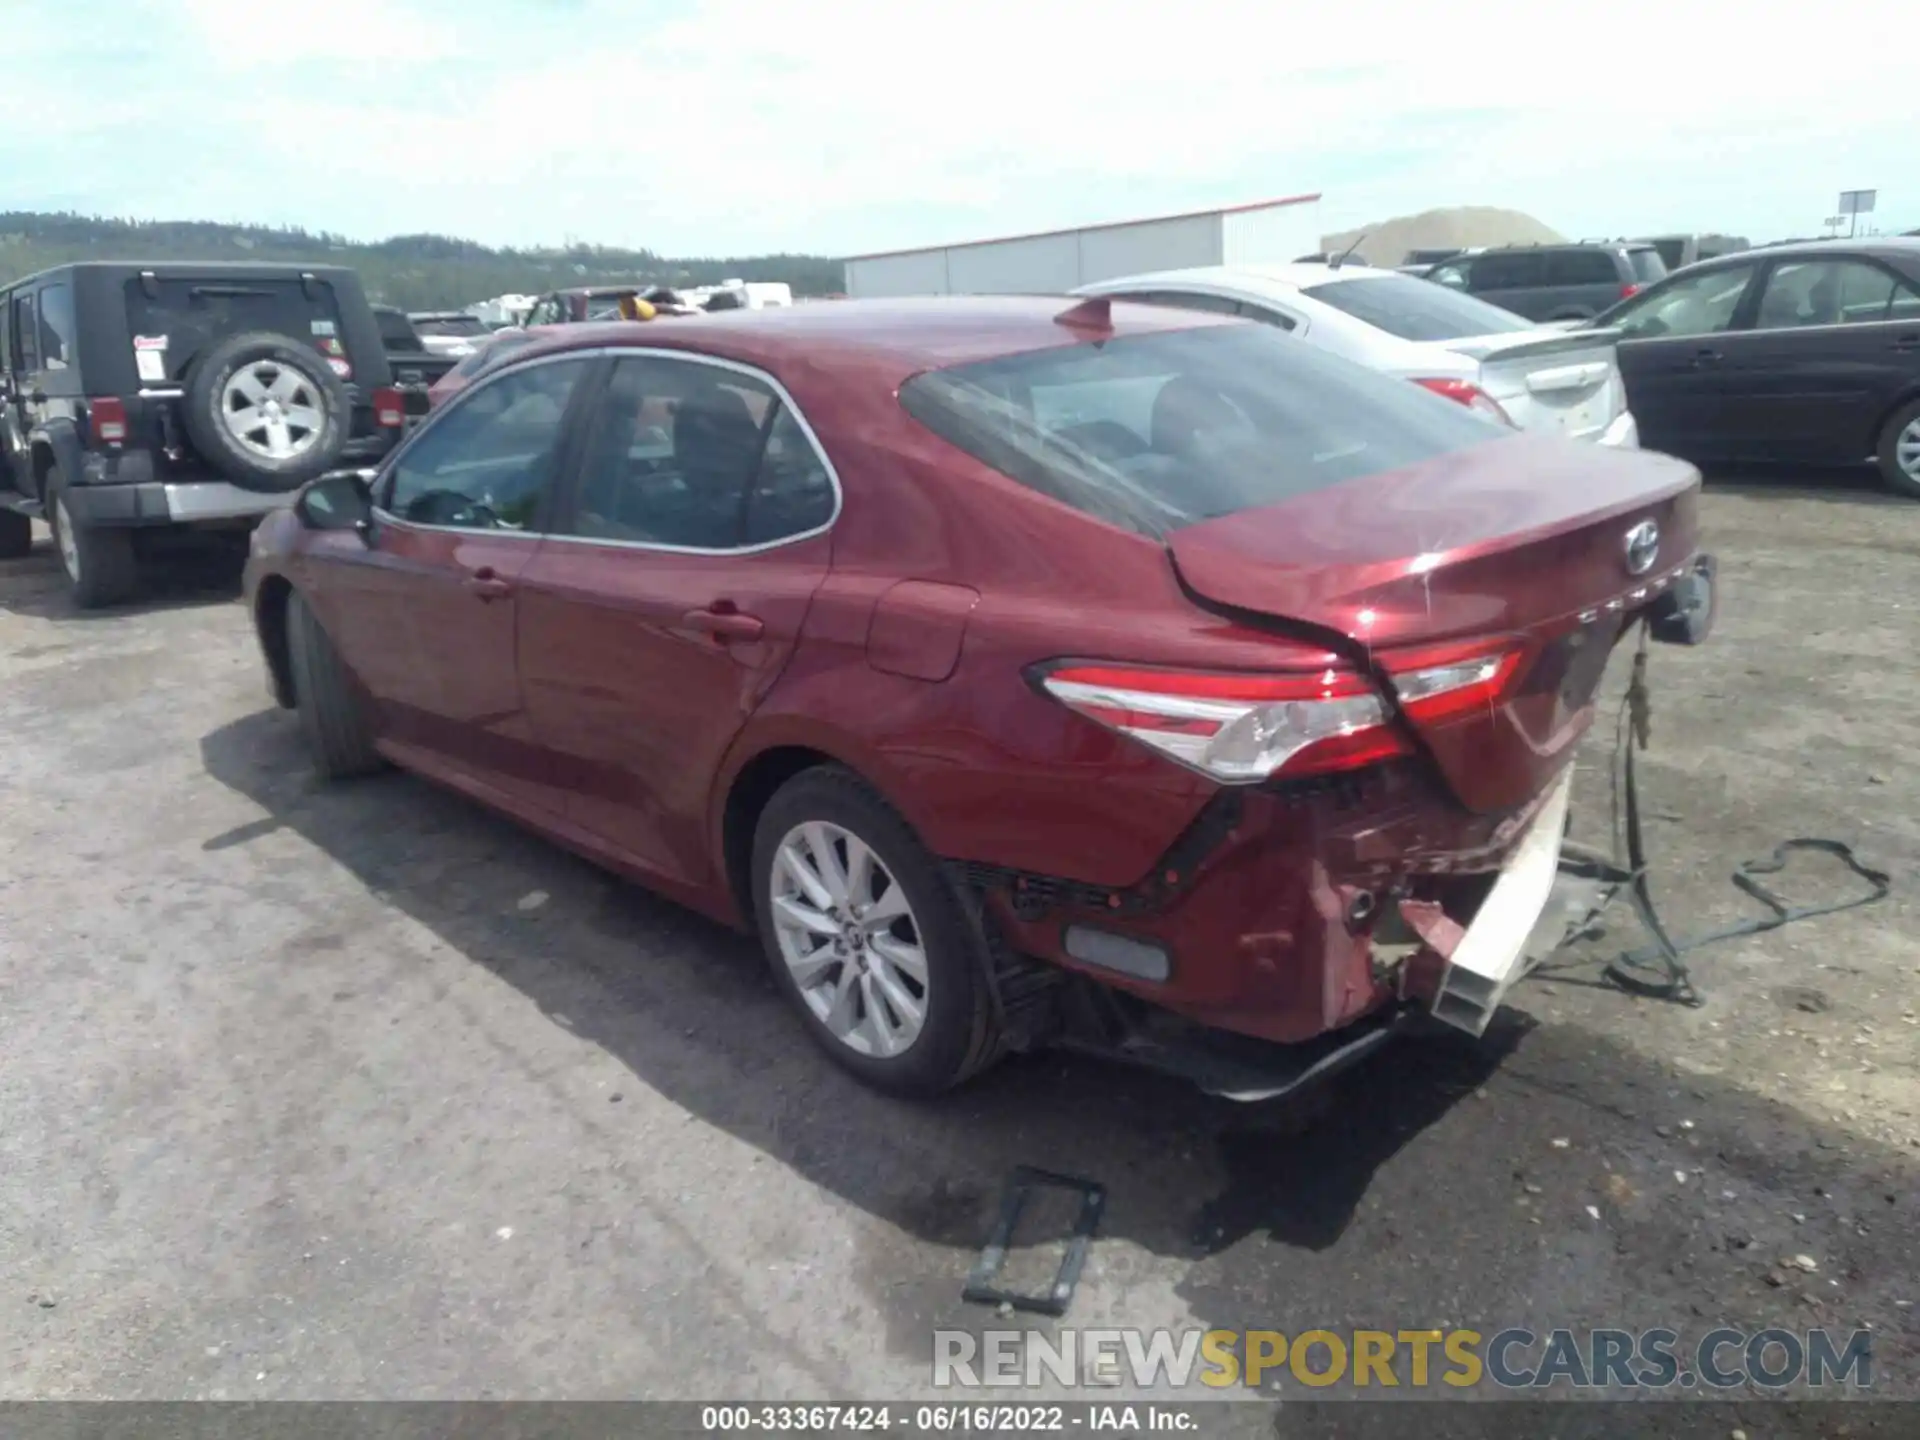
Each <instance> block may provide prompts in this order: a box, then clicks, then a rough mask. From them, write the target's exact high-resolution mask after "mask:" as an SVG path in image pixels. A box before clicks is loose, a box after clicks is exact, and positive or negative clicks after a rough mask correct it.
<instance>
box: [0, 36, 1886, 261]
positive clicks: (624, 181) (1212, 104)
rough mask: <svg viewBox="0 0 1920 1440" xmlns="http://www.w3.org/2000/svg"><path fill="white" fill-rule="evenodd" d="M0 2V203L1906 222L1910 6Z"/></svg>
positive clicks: (271, 219)
mask: <svg viewBox="0 0 1920 1440" xmlns="http://www.w3.org/2000/svg"><path fill="white" fill-rule="evenodd" d="M85 8H86V14H87V23H86V24H85V25H82V24H80V23H78V22H77V21H75V20H74V19H73V18H72V16H73V14H74V13H75V12H73V11H72V10H71V8H70V7H64V6H59V5H56V4H54V3H52V0H7V3H6V5H5V9H6V16H7V18H6V26H7V32H8V50H9V60H10V62H11V63H10V64H9V65H8V69H7V79H6V82H5V84H4V85H0V120H3V121H4V123H3V124H0V175H4V176H5V177H6V180H7V184H6V188H5V192H4V199H0V207H3V208H13V209H36V210H77V211H81V212H85V213H97V214H107V215H118V216H126V217H133V218H142V219H210V220H227V221H248V222H257V223H265V224H290V225H299V226H303V227H305V228H308V229H315V230H329V231H333V232H336V233H340V234H345V235H349V236H352V237H353V238H356V239H379V238H382V237H384V236H387V235H392V234H405V233H415V232H420V231H432V232H437V233H440V234H448V235H458V236H463V237H467V238H472V239H476V240H481V241H485V242H488V243H491V244H515V245H532V244H546V243H560V242H563V241H586V242H592V243H598V244H605V245H621V246H644V247H646V248H649V249H652V250H654V251H657V252H659V253H662V254H665V255H671V256H677V257H689V256H702V255H744V254H759V253H767V252H771V251H779V250H787V251H805V252H811V253H819V254H830V255H844V254H856V253H862V252H868V251H877V250H888V249H895V248H904V247H910V246H916V245H922V244H929V245H930V244H939V243H944V242H950V241H960V240H966V239H972V238H982V237H988V236H995V235H1006V234H1014V233H1021V232H1026V231H1033V230H1045V229H1054V228H1061V227H1067V226H1074V225H1081V224H1092V223H1098V222H1102V221H1112V220H1121V219H1128V218H1133V217H1138V216H1146V215H1155V214H1162V213H1170V212H1175V211H1183V210H1194V209H1209V208H1213V207H1215V206H1220V205H1229V204H1235V203H1241V202H1246V201H1251V200H1258V199H1264V198H1268V197H1272V196H1281V195H1295V194H1300V193H1303V192H1312V191H1318V192H1320V193H1321V194H1323V196H1324V197H1325V198H1324V200H1323V202H1322V205H1321V214H1322V217H1323V220H1324V222H1325V228H1326V229H1327V230H1329V231H1331V230H1337V229H1341V228H1344V227H1346V226H1349V225H1356V226H1357V225H1360V224H1364V223H1366V222H1369V221H1377V220H1381V219H1385V218H1388V217H1391V216H1394V215H1399V214H1405V213H1409V212H1413V211H1418V210H1424V209H1428V208H1431V207H1434V206H1440V205H1456V204H1478V205H1498V206H1506V207H1510V208H1513V209H1518V210H1523V211H1525V212H1527V213H1528V214H1531V215H1533V216H1535V217H1536V218H1538V219H1540V220H1542V221H1544V222H1545V223H1546V224H1548V225H1550V226H1552V227H1553V228H1555V229H1556V230H1559V231H1560V232H1561V233H1563V234H1566V235H1569V236H1574V237H1579V236H1600V235H1628V234H1646V233H1655V232H1661V231H1670V230H1671V231H1696V230H1699V231H1722V232H1727V233H1732V234H1742V235H1746V236H1748V237H1750V238H1752V239H1754V240H1763V239H1772V238H1779V237H1782V236H1786V235H1810V234H1817V233H1819V228H1820V225H1821V222H1822V220H1823V219H1824V218H1825V217H1826V216H1827V215H1829V214H1831V213H1832V212H1833V210H1834V209H1835V206H1836V201H1837V197H1838V192H1839V191H1841V190H1843V189H1855V188H1861V189H1864V188H1878V189H1879V191H1880V196H1879V209H1878V212H1877V213H1876V215H1875V216H1874V217H1873V219H1874V221H1875V223H1877V224H1878V225H1879V226H1880V227H1881V228H1882V229H1883V230H1885V231H1888V232H1893V231H1898V230H1905V229H1912V228H1916V227H1920V163H1916V160H1915V151H1914V136H1915V134H1916V132H1920V99H1917V98H1916V91H1915V89H1914V86H1913V84H1912V72H1911V61H1910V58H1909V56H1908V51H1909V49H1910V47H1909V46H1907V45H1905V44H1903V43H1900V42H1899V41H1897V40H1895V39H1893V38H1892V37H1897V36H1903V35H1907V34H1908V33H1910V31H1911V28H1912V27H1911V23H1910V19H1909V18H1908V17H1907V15H1906V8H1907V7H1906V3H1905V0H1901V3H1898V4H1896V3H1894V0H1829V3H1826V4H1823V5H1821V6H1819V7H1818V8H1817V9H1808V8H1804V7H1796V8H1794V9H1791V10H1789V9H1787V8H1785V7H1784V6H1780V7H1778V8H1775V7H1767V6H1761V7H1752V6H1740V7H1735V6H1732V5H1725V6H1699V5H1695V6H1688V5H1685V4H1681V3H1676V0H1662V3H1660V4H1657V5H1656V4H1643V3H1641V0H1606V3H1604V4H1594V3H1583V4H1577V5H1576V4H1572V3H1568V0H1532V3H1520V4H1516V3H1509V0H1464V3H1455V4H1449V5H1430V4H1426V5H1414V4H1412V3H1410V0H1403V3H1401V4H1398V5H1375V6H1369V5H1366V4H1364V3H1357V0H1356V3H1348V4H1344V5H1342V4H1328V3H1317V4H1306V5H1303V4H1299V3H1292V4H1275V3H1273V0H1265V3H1241V0H1181V3H1179V4H1172V3H1167V0H1162V3H1159V4H1152V5H1147V4H1135V3H1132V0H1106V3H1101V4H1093V3H1069V0H966V3H964V4H962V3H951V0H949V3H943V4H932V3H927V0H894V3H891V4H873V3H868V0H806V3H804V4H801V3H795V0H320V3H316V4H313V5H311V6H310V7H300V8H297V9H296V8H292V7H286V6H283V5H272V4H268V5H247V4H244V3H241V0H90V3H89V4H88V5H87V6H86V7H85Z"/></svg>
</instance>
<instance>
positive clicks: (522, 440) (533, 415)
mask: <svg viewBox="0 0 1920 1440" xmlns="http://www.w3.org/2000/svg"><path fill="white" fill-rule="evenodd" d="M591 364H592V361H591V360H589V359H587V358H584V357H582V358H578V359H565V360H555V361H549V362H547V363H546V364H543V365H530V366H528V367H527V368H526V369H525V370H519V371H515V372H512V373H510V374H506V375H502V376H501V377H499V378H498V379H497V380H494V381H493V382H491V383H490V384H485V385H481V386H478V387H476V388H475V389H473V390H471V391H469V392H468V393H467V394H466V395H464V396H462V397H461V398H460V399H458V400H456V401H454V402H453V404H452V405H451V406H450V407H449V409H448V411H447V413H446V414H445V415H444V416H443V417H441V418H440V419H439V420H437V421H435V422H434V423H433V424H432V425H430V426H428V427H427V428H426V429H425V430H423V431H421V432H420V435H419V438H418V439H416V440H415V441H414V442H413V443H412V444H411V445H409V446H407V447H406V448H405V449H404V450H402V451H401V452H400V455H399V457H398V458H397V459H396V460H395V461H394V465H393V469H392V471H391V472H390V473H389V474H388V477H387V480H386V482H385V485H384V487H383V498H382V501H381V508H382V509H384V510H386V511H387V512H388V513H389V514H391V515H393V516H396V517H397V518H399V519H401V520H407V521H411V522H413V523H414V524H416V525H444V526H452V527H455V528H457V529H462V530H522V531H524V530H528V529H531V528H533V527H534V525H535V523H536V516H537V515H538V513H539V510H540V506H541V502H542V501H543V500H544V499H545V498H546V496H547V494H548V492H549V490H550V489H551V487H552V484H553V477H554V466H555V464H556V462H557V461H558V459H559V455H560V442H561V438H562V436H563V434H564V431H565V427H564V421H565V418H566V413H567V404H568V402H569V401H570V400H571V399H572V397H573V390H574V387H575V386H576V385H577V384H579V382H580V378H581V376H582V375H584V374H585V373H586V371H587V368H588V366H589V365H591Z"/></svg>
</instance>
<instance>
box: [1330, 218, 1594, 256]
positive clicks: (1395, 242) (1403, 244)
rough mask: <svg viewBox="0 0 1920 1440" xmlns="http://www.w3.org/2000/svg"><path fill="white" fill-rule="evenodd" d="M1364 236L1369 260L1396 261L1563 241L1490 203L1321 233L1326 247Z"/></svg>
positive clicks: (1531, 220) (1363, 251)
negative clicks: (1421, 253) (1423, 253)
mask: <svg viewBox="0 0 1920 1440" xmlns="http://www.w3.org/2000/svg"><path fill="white" fill-rule="evenodd" d="M1362 235H1364V236H1366V239H1365V240H1364V241H1362V242H1361V245H1360V253H1361V254H1362V255H1364V256H1366V257H1367V260H1368V262H1369V263H1370V264H1374V265H1389V266H1391V265H1398V264H1400V263H1401V261H1402V259H1403V258H1404V257H1405V255H1406V253H1407V252H1408V251H1409V250H1438V249H1441V248H1442V247H1454V248H1458V249H1461V250H1465V249H1466V248H1468V247H1469V246H1472V245H1535V244H1538V245H1551V244H1554V243H1555V242H1557V241H1560V240H1564V239H1566V236H1564V235H1562V234H1560V233H1559V232H1558V231H1557V230H1552V229H1549V228H1548V227H1547V226H1545V225H1542V224H1541V223H1540V222H1539V221H1538V220H1536V219H1534V218H1533V217H1532V216H1531V215H1523V214H1521V213H1520V212H1519V211H1518V210H1499V209H1495V208H1494V207H1492V206H1490V205H1457V206H1454V207H1452V208H1451V209H1446V210H1423V211H1421V212H1420V214H1418V215H1401V216H1398V217H1396V218H1395V219H1392V220H1382V221H1380V222H1379V223H1378V224H1376V225H1362V226H1361V227H1360V228H1359V229H1357V230H1347V231H1344V232H1342V233H1341V234H1338V235H1323V236H1322V237H1321V239H1320V245H1321V248H1322V249H1324V250H1344V249H1346V248H1347V246H1349V245H1351V244H1352V243H1353V242H1354V241H1355V240H1358V239H1360V237H1361V236H1362Z"/></svg>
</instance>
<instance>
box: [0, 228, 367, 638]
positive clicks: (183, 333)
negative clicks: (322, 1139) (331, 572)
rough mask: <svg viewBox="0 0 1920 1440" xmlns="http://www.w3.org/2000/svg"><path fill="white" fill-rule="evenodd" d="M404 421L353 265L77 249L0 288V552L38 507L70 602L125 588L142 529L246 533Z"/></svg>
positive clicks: (16, 547) (134, 575)
mask: <svg viewBox="0 0 1920 1440" xmlns="http://www.w3.org/2000/svg"><path fill="white" fill-rule="evenodd" d="M404 425H405V414H404V407H403V402H402V398H401V396H400V394H399V393H398V392H397V391H396V390H395V389H394V388H393V377H392V373H391V371H390V369H389V366H388V362H387V356H386V351H385V347H384V346H383V345H382V343H381V337H380V330H379V327H378V325H377V324H376V323H375V321H374V316H373V311H372V309H371V307H370V306H369V305H368V304H367V298H366V295H365V293H364V292H363V291H362V290H361V288H360V278H359V276H357V275H355V274H354V272H353V271H351V270H348V269H343V268H341V267H339V266H320V265H313V266H301V265H246V264H206V265H200V264H186V263H182V264H151V265H141V264H135V263H125V264H120V263H111V262H93V261H89V262H85V263H81V264H74V265H63V266H60V267H59V268H57V269H53V270H46V271H43V272H41V273H40V274H38V275H33V276H29V277H28V278H26V279H24V280H18V281H15V282H14V283H12V284H11V285H8V286H6V287H5V288H4V289H0V458H4V461H5V468H4V471H0V558H5V557H13V556H20V555H25V554H26V553H27V552H28V550H29V549H30V548H31V546H32V521H31V518H30V517H33V516H36V515H37V516H41V517H43V518H45V520H46V521H47V524H48V526H49V527H50V528H51V529H52V531H53V536H54V540H55V541H56V543H57V545H58V547H59V551H60V559H61V562H62V564H64V565H65V567H66V571H67V578H68V580H69V581H70V582H71V583H72V587H73V596H74V600H75V602H76V603H77V604H79V605H80V606H82V607H84V608H91V607H94V606H100V605H110V604H113V603H114V602H115V601H119V600H124V599H126V598H128V597H129V596H131V595H132V594H133V593H134V591H135V589H136V587H137V585H138V582H139V569H138V552H139V549H140V548H142V547H143V546H144V544H145V540H144V537H145V536H146V535H149V534H151V533H153V531H154V530H155V529H156V528H159V527H181V526H190V527H193V528H195V529H214V530H227V531H231V532H233V533H234V534H235V535H236V538H238V537H241V536H244V535H245V533H246V532H248V531H251V530H252V528H253V526H254V525H255V524H256V523H257V522H258V520H259V517H260V516H261V515H262V514H264V513H265V512H267V511H269V510H272V509H274V508H276V507H277V506H280V505H283V504H286V503H287V501H288V499H289V498H290V497H291V494H292V492H293V491H294V490H296V489H298V488H299V487H300V486H301V485H303V484H305V483H306V482H307V481H308V480H311V479H312V478H313V477H314V476H316V475H319V474H321V473H322V472H323V471H327V470H332V469H337V468H344V467H347V466H359V465H372V464H375V463H377V462H378V461H379V459H380V458H381V457H382V456H384V455H385V454H386V452H387V451H388V450H389V449H390V448H392V446H393V444H394V442H395V441H396V440H397V439H398V438H399V436H400V434H401V431H402V429H403V427H404Z"/></svg>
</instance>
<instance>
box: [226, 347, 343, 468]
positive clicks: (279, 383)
mask: <svg viewBox="0 0 1920 1440" xmlns="http://www.w3.org/2000/svg"><path fill="white" fill-rule="evenodd" d="M220 420H221V423H222V424H224V425H225V426H226V427H227V433H228V434H229V435H231V436H232V437H233V439H234V441H235V443H237V444H238V445H239V446H240V447H241V448H242V449H244V450H245V451H246V452H247V453H248V454H250V455H254V456H257V457H259V458H260V459H263V460H274V461H284V460H292V459H294V458H296V457H298V456H301V455H304V454H306V452H307V451H309V450H311V449H312V448H313V447H314V446H315V445H316V444H318V443H319V440H320V432H321V430H322V429H323V428H324V427H325V424H326V410H325V408H324V405H323V402H322V400H321V397H320V392H319V388H318V387H317V386H315V385H314V383H313V381H312V380H311V379H310V378H309V377H308V376H306V375H303V374H301V373H300V372H299V371H298V370H296V369H294V368H293V367H292V366H291V365H283V364H281V363H280V362H279V361H277V360H255V361H253V362H251V363H250V364H246V365H242V366H241V367H240V368H239V369H238V370H236V371H234V372H233V375H232V377H231V378H230V379H229V380H228V381H227V383H226V386H225V388H224V389H222V390H221V392H220Z"/></svg>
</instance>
